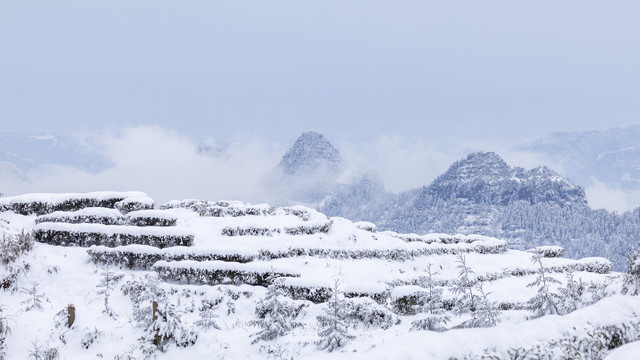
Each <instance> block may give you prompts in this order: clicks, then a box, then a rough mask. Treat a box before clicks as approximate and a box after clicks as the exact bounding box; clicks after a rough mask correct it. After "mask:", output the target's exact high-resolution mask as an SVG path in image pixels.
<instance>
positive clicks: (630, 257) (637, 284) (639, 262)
mask: <svg viewBox="0 0 640 360" xmlns="http://www.w3.org/2000/svg"><path fill="white" fill-rule="evenodd" d="M638 247H639V248H640V244H638ZM639 293H640V251H638V250H634V249H629V251H628V252H627V273H626V274H625V277H624V285H623V287H622V294H623V295H627V294H628V295H638V294H639Z"/></svg>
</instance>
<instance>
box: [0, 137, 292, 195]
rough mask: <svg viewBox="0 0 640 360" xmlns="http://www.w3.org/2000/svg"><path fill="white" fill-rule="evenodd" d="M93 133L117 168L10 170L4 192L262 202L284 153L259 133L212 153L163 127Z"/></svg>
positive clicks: (97, 144) (102, 151)
mask: <svg viewBox="0 0 640 360" xmlns="http://www.w3.org/2000/svg"><path fill="white" fill-rule="evenodd" d="M90 137H91V138H92V139H93V145H94V146H95V148H96V149H98V151H99V152H100V153H101V154H102V155H103V156H104V157H106V158H107V159H108V160H109V161H110V162H111V163H112V164H113V165H112V166H111V167H109V168H107V169H105V170H103V171H100V172H97V173H91V172H88V171H84V170H81V169H78V168H74V167H71V166H64V165H62V166H61V165H46V166H40V167H38V168H35V169H33V170H29V171H26V172H23V173H20V174H15V173H4V174H3V175H2V176H3V179H2V180H3V184H4V185H5V186H4V189H2V190H3V191H4V192H5V194H6V195H10V194H21V193H28V192H86V191H97V190H117V191H120V190H140V191H144V192H146V193H147V194H149V195H150V196H151V197H153V198H154V199H155V200H156V201H157V202H159V203H163V202H165V201H168V200H171V199H185V198H201V199H208V200H219V199H238V200H243V201H250V202H261V201H264V199H265V198H266V197H267V195H266V194H267V193H268V192H267V189H265V187H264V185H263V183H264V181H263V178H264V175H265V174H266V173H267V172H268V171H270V170H271V169H272V168H273V167H274V166H275V165H276V164H277V163H278V161H279V157H280V156H281V154H282V150H281V149H280V148H279V146H277V145H276V144H272V143H268V142H266V141H264V140H262V139H260V138H257V137H237V138H232V139H230V140H229V142H228V144H227V146H226V147H225V148H224V149H223V150H222V151H221V152H219V153H217V154H216V155H215V156H210V155H207V154H203V153H200V152H198V145H199V144H198V143H197V142H196V141H195V140H193V139H191V138H189V137H186V136H183V135H181V134H179V133H176V132H174V131H170V130H167V129H164V128H160V127H157V126H139V127H128V128H125V129H123V130H121V131H120V132H118V133H108V134H96V135H93V136H90ZM85 139H86V138H85Z"/></svg>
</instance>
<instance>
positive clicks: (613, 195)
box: [585, 178, 640, 212]
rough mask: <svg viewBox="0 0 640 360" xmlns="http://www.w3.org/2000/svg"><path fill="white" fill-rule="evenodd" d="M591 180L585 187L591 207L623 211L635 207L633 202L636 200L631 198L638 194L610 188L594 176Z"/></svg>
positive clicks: (636, 196)
mask: <svg viewBox="0 0 640 360" xmlns="http://www.w3.org/2000/svg"><path fill="white" fill-rule="evenodd" d="M592 180H593V183H592V184H591V185H589V186H587V187H586V189H585V192H586V195H587V200H588V202H589V206H591V208H593V209H606V210H609V211H617V212H625V211H628V210H631V209H633V208H635V206H634V203H636V202H634V201H633V199H634V198H636V199H637V198H638V196H640V194H638V193H635V194H633V193H629V192H626V191H623V190H621V189H614V188H611V187H609V186H607V185H606V184H605V183H603V182H601V181H598V179H596V178H592Z"/></svg>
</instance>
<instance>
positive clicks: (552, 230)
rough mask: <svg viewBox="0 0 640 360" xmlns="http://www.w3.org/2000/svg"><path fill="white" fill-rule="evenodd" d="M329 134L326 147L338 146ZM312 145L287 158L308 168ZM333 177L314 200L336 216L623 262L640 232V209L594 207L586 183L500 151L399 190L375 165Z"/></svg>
mask: <svg viewBox="0 0 640 360" xmlns="http://www.w3.org/2000/svg"><path fill="white" fill-rule="evenodd" d="M322 140H323V141H322V144H323V145H322V147H325V148H331V149H335V148H334V147H333V146H332V145H331V146H330V147H329V146H328V145H327V144H326V143H324V141H326V139H324V137H322ZM303 143H305V144H309V143H313V142H308V141H304V142H303ZM295 147H296V146H294V148H295ZM306 153H307V152H303V151H302V152H298V151H296V152H292V151H289V152H288V153H287V160H286V161H285V160H284V158H283V162H281V165H280V166H283V165H282V164H283V163H285V164H298V163H303V164H305V166H304V168H305V169H306V170H305V171H306V172H307V173H308V172H309V171H311V169H312V168H313V164H314V163H318V162H314V161H307V157H306V155H305V156H301V158H297V155H298V154H306ZM316 153H318V152H316ZM320 153H321V152H320ZM330 153H331V156H330V157H329V158H330V159H334V158H336V157H339V153H338V152H337V150H336V151H335V152H334V151H331V152H330ZM321 158H322V157H321ZM301 168H302V167H301ZM296 176H297V175H295V173H293V174H290V177H291V178H296ZM333 180H334V182H333V183H332V184H331V186H330V187H326V188H325V189H324V193H325V196H323V197H320V196H318V197H316V203H315V205H314V206H315V207H316V208H317V209H318V210H320V211H321V212H323V213H325V214H327V215H329V216H341V217H345V218H348V219H350V220H353V221H359V220H364V221H370V222H373V223H375V224H376V225H377V226H378V228H379V229H380V230H392V231H396V232H401V233H418V234H424V233H461V234H472V233H474V234H481V235H487V236H494V237H498V238H503V239H507V240H509V241H510V243H511V244H512V246H514V247H516V248H522V249H524V248H530V247H534V246H538V245H545V244H555V245H560V246H563V247H565V248H566V249H567V254H568V255H569V256H572V257H583V256H605V257H607V258H609V259H611V260H612V261H613V263H614V264H615V266H616V268H618V269H622V268H623V267H624V266H625V256H626V251H627V249H628V247H629V246H630V245H633V244H634V242H635V241H636V236H635V234H637V233H640V210H635V211H634V212H628V213H625V214H620V215H618V214H616V213H610V212H608V211H605V210H592V209H591V208H590V207H589V206H588V203H587V200H586V197H585V190H584V188H582V187H581V186H578V185H576V184H574V183H572V182H571V181H570V180H568V179H566V178H564V177H562V176H560V175H559V174H558V173H557V172H555V171H553V170H551V169H549V168H548V167H546V166H539V167H536V168H534V169H530V170H526V169H523V168H520V167H511V166H509V165H508V164H507V163H506V162H505V161H504V160H503V159H502V158H501V157H500V156H499V155H498V154H496V153H493V152H478V153H472V154H469V155H468V156H466V157H465V158H463V159H461V160H458V161H456V162H455V163H454V164H452V165H451V166H450V167H449V169H448V170H447V171H445V172H444V173H443V174H442V175H440V176H439V177H437V178H436V179H435V180H434V181H433V182H432V183H431V184H429V185H425V186H422V187H418V188H415V189H411V190H407V191H405V192H402V193H398V194H396V193H391V192H388V191H386V190H385V187H384V183H383V181H382V180H381V178H380V176H379V175H378V174H376V173H375V172H368V173H363V174H362V175H361V176H359V177H352V178H351V179H350V180H349V181H346V182H342V183H340V182H335V179H333ZM293 200H294V201H295V200H296V199H293Z"/></svg>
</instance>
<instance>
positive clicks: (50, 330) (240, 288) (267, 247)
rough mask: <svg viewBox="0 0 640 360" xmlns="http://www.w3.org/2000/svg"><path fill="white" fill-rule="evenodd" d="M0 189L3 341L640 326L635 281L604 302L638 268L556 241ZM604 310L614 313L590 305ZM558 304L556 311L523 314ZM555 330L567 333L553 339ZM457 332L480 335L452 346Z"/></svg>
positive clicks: (511, 345)
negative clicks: (545, 243)
mask: <svg viewBox="0 0 640 360" xmlns="http://www.w3.org/2000/svg"><path fill="white" fill-rule="evenodd" d="M132 195H136V196H132ZM64 198H68V199H67V201H65V200H64ZM26 199H29V200H30V201H29V202H27V201H25V200H26ZM87 199H94V200H95V199H100V200H101V201H103V202H102V203H100V204H98V205H96V203H95V202H93V201H89V200H87ZM118 199H120V200H118ZM125 199H128V200H127V201H124V200H125ZM107 200H110V201H107ZM111 200H118V201H111ZM3 202H4V204H5V208H4V210H5V211H3V212H0V224H2V226H0V228H1V229H2V231H3V232H5V233H6V234H7V236H8V237H5V240H3V249H13V250H11V251H4V252H3V258H2V269H1V271H0V283H1V284H2V288H3V290H1V291H0V304H1V305H2V307H1V309H0V330H1V328H2V327H5V328H6V326H7V325H8V326H9V327H10V329H11V332H10V333H8V332H4V333H3V332H2V331H0V353H4V354H5V356H6V357H7V358H25V357H27V356H29V355H30V354H34V353H38V354H39V356H41V357H44V352H47V351H49V354H57V355H58V357H59V358H62V359H65V358H66V359H80V358H82V359H85V358H88V359H93V358H96V359H97V358H110V359H111V358H115V359H130V358H155V357H157V358H166V359H170V358H191V359H205V358H207V359H208V358H211V357H212V356H213V357H215V358H220V359H241V358H246V359H249V358H287V359H289V358H295V359H298V358H307V357H316V358H317V357H320V356H322V357H323V358H326V357H328V356H329V354H331V356H337V355H336V354H338V355H340V356H347V354H351V355H349V357H350V356H353V355H356V354H357V357H363V358H366V357H367V356H371V357H373V358H395V357H394V354H400V353H403V354H405V355H406V356H405V357H406V358H416V357H417V358H425V357H426V358H442V356H444V357H445V358H449V357H453V358H462V357H463V356H465V355H469V356H471V357H472V358H473V357H474V356H481V355H482V354H484V352H485V350H486V351H495V352H496V353H508V352H509V351H529V350H531V349H530V348H531V347H535V346H543V347H544V348H545V349H551V350H552V351H557V352H558V353H560V352H562V351H573V350H575V349H574V347H575V346H583V345H584V344H585V343H589V344H592V343H593V344H601V343H602V341H605V342H606V344H607V346H609V345H610V346H612V347H616V346H619V345H621V344H623V343H626V342H629V341H632V340H635V339H636V338H637V334H638V330H639V329H640V319H638V318H637V316H636V315H635V314H634V313H633V312H634V311H636V309H637V306H636V305H633V304H636V302H635V300H637V299H636V298H635V297H633V298H632V297H630V296H618V297H615V298H611V299H605V300H602V301H599V300H600V299H602V298H604V297H608V296H610V295H612V294H614V293H620V291H621V289H623V288H625V289H627V292H628V293H631V292H633V290H634V289H636V288H635V287H631V285H630V284H632V282H628V281H627V282H626V283H623V280H624V278H623V277H622V275H621V274H619V273H615V272H611V271H610V269H611V264H610V262H609V261H608V260H606V259H604V258H586V259H582V260H571V259H565V258H562V257H561V255H562V252H563V251H562V249H561V248H558V247H545V248H537V249H532V250H531V251H529V252H525V251H518V250H509V249H508V247H507V243H506V242H505V241H504V240H499V239H496V238H491V237H486V236H481V235H446V234H429V235H415V234H398V233H395V232H378V231H377V230H376V227H375V225H373V224H370V223H352V222H351V221H349V220H346V219H344V218H336V217H333V218H332V217H327V216H325V215H323V214H321V213H319V212H317V211H315V210H313V209H310V208H305V207H301V206H294V207H284V208H275V207H271V206H269V205H264V204H262V205H250V204H244V203H240V202H233V201H218V202H213V201H201V200H184V201H172V202H169V203H167V204H164V205H162V206H161V207H160V208H157V209H149V208H148V204H149V201H148V199H147V198H146V197H145V196H143V194H139V193H112V192H103V193H92V194H57V195H51V194H39V195H27V196H21V197H18V198H5V199H4V200H3ZM123 202H124V203H126V204H128V206H126V207H124V206H121V205H117V204H122V203H123ZM16 204H21V205H20V206H18V205H16ZM42 204H49V205H47V206H42ZM60 204H65V206H66V208H65V209H64V210H60V209H59V208H58V207H59V206H60ZM14 206H15V207H14ZM17 209H23V210H24V209H49V210H50V212H49V210H47V211H41V212H40V213H39V215H36V212H35V211H26V210H25V211H22V213H18V212H16V211H15V210H17ZM118 213H119V214H118ZM28 234H30V236H31V238H32V239H35V240H36V242H35V244H32V243H31V242H30V241H29V235H28ZM31 247H32V249H31ZM12 253H15V254H16V256H13V257H10V256H9V254H12ZM532 260H533V261H532ZM529 284H532V285H529ZM625 284H626V285H625ZM71 305H72V306H71ZM580 307H584V308H583V309H582V310H579V311H577V312H575V313H573V311H574V310H575V309H577V308H580ZM604 310H607V311H610V312H612V314H611V315H610V316H608V317H607V318H606V319H605V318H604V317H603V316H595V314H597V313H599V312H600V311H604ZM637 310H640V309H637ZM555 313H559V314H568V315H564V316H562V317H558V316H557V315H555V316H550V317H547V316H545V317H543V318H542V319H540V320H534V321H529V319H530V318H535V317H539V316H542V315H546V314H555ZM574 314H575V315H574ZM589 314H593V316H592V318H593V319H595V320H594V321H591V322H585V321H584V319H585V318H586V317H588V316H589ZM547 319H548V320H547ZM5 320H6V321H5ZM72 320H73V321H72ZM70 322H72V324H71V325H70ZM496 325H497V327H495V328H492V329H480V328H482V327H493V326H496ZM549 327H553V329H555V330H554V331H555V332H545V330H548V329H546V328H549ZM462 328H464V330H463V329H462ZM602 328H606V330H603V332H598V331H600V330H601V329H602ZM456 329H459V330H456ZM513 329H518V331H516V330H513ZM560 333H561V334H563V336H566V338H567V339H569V340H567V342H565V343H562V344H555V343H553V342H552V341H551V340H552V334H560ZM601 333H602V334H605V335H607V336H610V335H612V334H617V335H616V339H617V340H615V341H613V340H611V339H608V340H607V339H605V340H603V339H602V337H601V336H600V335H598V334H601ZM498 334H499V336H502V337H504V338H505V339H504V341H502V342H501V345H500V346H499V347H496V346H497V344H496V343H495V337H496V336H497V335H498ZM524 334H527V335H526V336H527V341H526V342H519V339H521V337H522V336H525V335H524ZM594 334H596V335H594ZM467 335H469V336H474V337H475V338H477V339H478V341H475V342H474V343H473V344H468V345H466V346H462V347H448V346H446V344H450V343H453V342H455V341H459V339H460V336H467ZM573 335H575V336H577V339H579V340H581V341H582V343H580V344H582V345H580V344H578V343H575V344H574V343H573V342H572V340H571V339H572V336H573ZM603 336H604V335H603ZM418 338H423V339H433V340H434V342H433V343H426V342H424V341H423V342H422V344H418V343H417V339H418ZM585 339H586V340H585ZM383 344H384V345H383ZM406 344H412V346H414V347H415V348H414V349H413V350H409V349H405V348H404V347H405V346H406ZM437 344H440V345H437ZM594 346H595V345H594ZM518 347H523V349H518ZM420 349H423V350H424V351H420ZM551 350H550V351H551ZM398 351H399V352H398ZM607 351H608V349H600V350H598V353H599V354H601V355H604V354H606V353H607ZM354 353H356V354H354ZM420 354H422V355H420Z"/></svg>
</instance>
